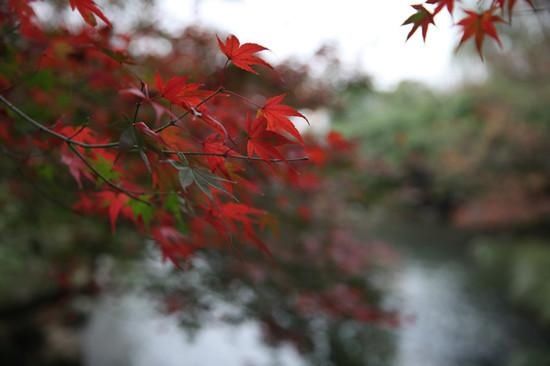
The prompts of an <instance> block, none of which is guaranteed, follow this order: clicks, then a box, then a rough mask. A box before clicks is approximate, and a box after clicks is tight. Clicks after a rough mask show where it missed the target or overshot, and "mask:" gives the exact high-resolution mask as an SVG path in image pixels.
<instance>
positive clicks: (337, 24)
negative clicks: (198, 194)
mask: <svg viewBox="0 0 550 366" xmlns="http://www.w3.org/2000/svg"><path fill="white" fill-rule="evenodd" d="M410 3H411V1H409V0H339V1H328V0H325V1H323V0H277V1H273V0H198V1H197V0H161V1H159V6H158V14H157V16H158V17H159V19H162V24H163V27H165V28H167V29H168V30H173V31H176V30H181V29H183V28H184V27H185V26H187V25H189V24H190V23H192V22H193V21H197V20H198V22H199V23H200V24H203V25H207V26H212V27H214V28H216V29H219V30H220V31H225V32H228V33H234V34H235V35H236V36H237V37H239V38H240V39H241V40H242V41H243V42H256V43H260V44H262V45H265V46H266V47H268V48H270V49H271V51H272V52H271V55H269V56H267V57H268V58H271V59H272V60H273V61H277V60H282V59H285V58H288V57H294V58H298V59H300V60H305V61H307V60H308V58H309V57H310V56H311V55H312V54H313V53H314V52H315V51H316V50H317V49H318V48H319V47H320V46H321V45H323V44H327V43H330V44H333V45H336V46H337V47H338V50H339V56H340V57H341V59H342V61H344V63H345V64H346V65H348V67H350V68H355V69H360V70H364V71H366V72H368V73H369V75H371V76H372V77H373V79H374V82H375V85H377V86H378V87H381V88H384V89H387V88H391V87H393V86H395V85H396V84H397V83H398V82H399V81H402V80H404V79H412V80H420V81H423V82H426V83H428V84H430V85H432V86H436V87H443V88H445V87H447V86H450V85H452V84H453V83H454V82H456V80H457V78H458V77H459V75H458V74H457V73H456V71H455V70H456V65H453V63H452V61H453V59H454V58H455V55H454V47H455V45H456V37H457V34H456V33H457V29H456V27H453V26H452V22H453V20H452V19H451V17H450V16H449V15H448V14H441V15H440V16H439V17H438V18H437V28H434V29H430V32H429V33H428V38H427V42H426V44H424V43H423V42H422V38H421V36H420V34H417V35H415V36H413V38H411V39H410V40H409V41H408V42H405V39H406V35H407V32H408V30H409V27H401V24H402V23H403V21H404V20H405V19H406V18H407V17H408V16H409V15H410V14H412V12H413V9H412V8H410V6H409V4H410Z"/></svg>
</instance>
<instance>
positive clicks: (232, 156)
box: [162, 150, 309, 163]
mask: <svg viewBox="0 0 550 366" xmlns="http://www.w3.org/2000/svg"><path fill="white" fill-rule="evenodd" d="M162 152H163V153H165V154H170V155H177V154H183V155H188V156H204V157H209V156H213V157H220V158H225V159H238V160H252V161H263V162H266V163H286V162H297V161H307V160H309V157H307V156H303V157H300V158H290V159H264V158H260V157H257V156H246V155H238V154H228V153H209V152H202V151H176V150H162Z"/></svg>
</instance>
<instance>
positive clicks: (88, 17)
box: [69, 0, 111, 27]
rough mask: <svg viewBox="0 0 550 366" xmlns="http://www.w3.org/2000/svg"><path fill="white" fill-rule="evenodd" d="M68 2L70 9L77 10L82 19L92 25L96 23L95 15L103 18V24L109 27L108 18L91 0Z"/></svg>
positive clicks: (72, 0)
mask: <svg viewBox="0 0 550 366" xmlns="http://www.w3.org/2000/svg"><path fill="white" fill-rule="evenodd" d="M69 4H70V5H71V9H72V10H75V9H76V10H78V12H79V13H80V15H81V16H82V18H83V19H84V21H85V22H86V23H88V24H89V25H91V26H92V27H95V26H96V25H97V20H96V18H95V17H98V18H100V19H101V20H103V22H105V24H107V25H108V26H109V27H110V26H111V22H110V21H109V19H107V17H106V16H105V14H103V12H102V11H101V10H100V9H99V7H98V6H97V4H96V3H95V2H94V1H93V0H69Z"/></svg>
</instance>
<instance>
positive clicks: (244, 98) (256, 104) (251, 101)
mask: <svg viewBox="0 0 550 366" xmlns="http://www.w3.org/2000/svg"><path fill="white" fill-rule="evenodd" d="M226 93H227V94H231V95H233V96H236V97H238V98H241V99H242V100H244V101H245V102H247V103H248V104H250V105H252V106H254V107H256V108H259V109H261V108H262V106H261V105H259V104H258V103H256V102H254V101H253V100H252V99H250V98H247V97H245V96H243V95H240V94H239V93H235V92H234V91H231V90H226Z"/></svg>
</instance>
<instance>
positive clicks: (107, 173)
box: [92, 155, 120, 183]
mask: <svg viewBox="0 0 550 366" xmlns="http://www.w3.org/2000/svg"><path fill="white" fill-rule="evenodd" d="M92 166H93V167H94V169H95V170H97V172H98V173H99V174H101V176H102V177H103V178H105V179H108V180H110V181H116V180H118V179H119V177H120V174H119V173H118V172H117V171H115V170H113V163H112V162H110V161H108V160H107V159H105V158H104V157H103V156H101V155H100V156H98V158H97V159H96V160H94V161H92ZM98 183H103V181H102V180H101V178H98Z"/></svg>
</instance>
